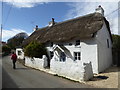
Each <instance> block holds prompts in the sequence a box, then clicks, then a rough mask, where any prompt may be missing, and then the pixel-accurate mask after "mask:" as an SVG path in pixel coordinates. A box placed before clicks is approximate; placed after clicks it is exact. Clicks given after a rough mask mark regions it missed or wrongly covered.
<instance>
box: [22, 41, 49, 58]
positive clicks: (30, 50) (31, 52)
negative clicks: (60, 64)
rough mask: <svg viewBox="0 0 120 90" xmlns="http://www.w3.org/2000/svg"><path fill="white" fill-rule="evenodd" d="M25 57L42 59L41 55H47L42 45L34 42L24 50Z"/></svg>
mask: <svg viewBox="0 0 120 90" xmlns="http://www.w3.org/2000/svg"><path fill="white" fill-rule="evenodd" d="M24 51H25V56H28V57H36V58H42V56H43V55H47V52H46V48H45V46H44V45H43V44H41V43H38V42H36V41H33V42H31V43H30V44H28V45H27V46H26V47H25V49H24Z"/></svg>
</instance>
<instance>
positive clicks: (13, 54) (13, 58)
mask: <svg viewBox="0 0 120 90" xmlns="http://www.w3.org/2000/svg"><path fill="white" fill-rule="evenodd" d="M11 60H12V62H13V69H16V65H15V63H16V61H17V55H16V54H15V53H14V52H12V55H11Z"/></svg>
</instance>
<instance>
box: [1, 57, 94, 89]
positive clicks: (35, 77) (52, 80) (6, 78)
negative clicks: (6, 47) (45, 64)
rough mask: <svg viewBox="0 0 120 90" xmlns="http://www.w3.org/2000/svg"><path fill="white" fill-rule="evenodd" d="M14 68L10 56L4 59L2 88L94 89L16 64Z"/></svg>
mask: <svg viewBox="0 0 120 90" xmlns="http://www.w3.org/2000/svg"><path fill="white" fill-rule="evenodd" d="M16 66H17V68H16V70H14V69H13V68H12V62H11V60H10V56H6V57H3V58H2V88H93V87H91V86H88V85H85V84H81V83H78V82H73V81H70V80H67V79H64V78H61V77H57V76H54V75H51V74H47V73H45V72H42V71H39V70H34V69H31V68H28V67H25V66H23V65H22V64H21V63H19V62H17V63H16Z"/></svg>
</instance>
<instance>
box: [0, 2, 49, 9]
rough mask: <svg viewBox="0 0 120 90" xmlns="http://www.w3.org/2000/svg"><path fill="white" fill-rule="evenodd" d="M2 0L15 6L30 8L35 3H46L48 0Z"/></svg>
mask: <svg viewBox="0 0 120 90" xmlns="http://www.w3.org/2000/svg"><path fill="white" fill-rule="evenodd" d="M0 1H2V0H0ZM3 2H5V3H7V4H10V5H13V6H14V7H17V8H32V7H35V6H36V5H39V4H44V3H47V2H48V0H45V1H44V0H3Z"/></svg>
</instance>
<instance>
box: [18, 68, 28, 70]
mask: <svg viewBox="0 0 120 90" xmlns="http://www.w3.org/2000/svg"><path fill="white" fill-rule="evenodd" d="M16 70H29V68H16Z"/></svg>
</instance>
